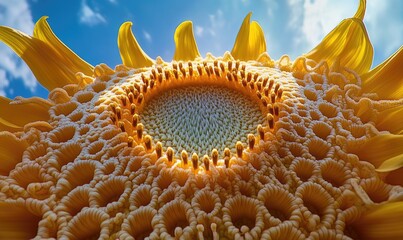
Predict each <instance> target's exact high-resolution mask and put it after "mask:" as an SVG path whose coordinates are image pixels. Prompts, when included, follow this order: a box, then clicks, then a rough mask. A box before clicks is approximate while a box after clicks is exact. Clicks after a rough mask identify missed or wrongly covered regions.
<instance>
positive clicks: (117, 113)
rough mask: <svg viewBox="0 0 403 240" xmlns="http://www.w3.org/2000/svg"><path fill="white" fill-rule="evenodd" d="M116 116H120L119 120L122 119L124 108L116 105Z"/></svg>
mask: <svg viewBox="0 0 403 240" xmlns="http://www.w3.org/2000/svg"><path fill="white" fill-rule="evenodd" d="M116 116H117V117H118V120H120V119H122V110H121V109H120V107H116Z"/></svg>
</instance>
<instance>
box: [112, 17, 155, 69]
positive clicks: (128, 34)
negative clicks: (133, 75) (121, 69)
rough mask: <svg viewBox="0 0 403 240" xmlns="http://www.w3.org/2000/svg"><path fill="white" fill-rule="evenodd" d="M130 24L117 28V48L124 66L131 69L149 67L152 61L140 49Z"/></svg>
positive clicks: (126, 23)
mask: <svg viewBox="0 0 403 240" xmlns="http://www.w3.org/2000/svg"><path fill="white" fill-rule="evenodd" d="M132 25H133V24H132V23H131V22H125V23H123V24H122V26H120V28H119V35H118V47H119V52H120V58H121V59H122V62H123V64H124V65H126V66H128V67H132V68H142V67H150V66H152V65H153V64H154V61H153V60H152V59H151V58H150V57H149V56H148V55H147V54H146V53H145V52H144V51H143V49H141V47H140V45H139V44H138V42H137V40H136V38H135V37H134V35H133V32H132Z"/></svg>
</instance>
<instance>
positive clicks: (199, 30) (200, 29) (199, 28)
mask: <svg viewBox="0 0 403 240" xmlns="http://www.w3.org/2000/svg"><path fill="white" fill-rule="evenodd" d="M203 32H204V28H203V27H202V26H196V36H198V37H201V36H203Z"/></svg>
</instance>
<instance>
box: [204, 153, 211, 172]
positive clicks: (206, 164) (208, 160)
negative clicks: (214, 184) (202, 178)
mask: <svg viewBox="0 0 403 240" xmlns="http://www.w3.org/2000/svg"><path fill="white" fill-rule="evenodd" d="M203 164H204V168H205V169H206V171H209V170H210V158H209V157H208V156H207V155H204V156H203Z"/></svg>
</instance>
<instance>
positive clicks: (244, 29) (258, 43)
mask: <svg viewBox="0 0 403 240" xmlns="http://www.w3.org/2000/svg"><path fill="white" fill-rule="evenodd" d="M251 16H252V12H249V13H248V14H247V15H246V17H245V18H244V20H243V22H242V25H241V28H240V29H239V32H238V35H237V37H236V40H235V43H234V47H233V48H232V51H231V54H232V56H233V57H234V58H235V59H240V60H245V61H247V60H256V59H257V58H258V57H259V56H260V54H262V53H264V52H266V40H265V37H264V33H263V30H262V28H261V27H260V25H259V23H258V22H256V21H252V22H251V21H250V18H251Z"/></svg>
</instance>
